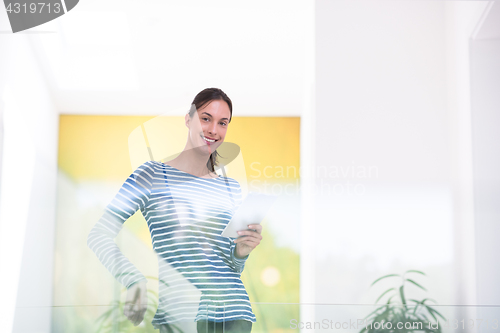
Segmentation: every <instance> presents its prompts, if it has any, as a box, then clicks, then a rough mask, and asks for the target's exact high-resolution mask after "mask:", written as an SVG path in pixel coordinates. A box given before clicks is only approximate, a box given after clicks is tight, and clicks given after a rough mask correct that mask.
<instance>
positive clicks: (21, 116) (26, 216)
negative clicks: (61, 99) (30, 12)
mask: <svg viewBox="0 0 500 333" xmlns="http://www.w3.org/2000/svg"><path fill="white" fill-rule="evenodd" d="M1 15H2V17H0V21H1V22H2V24H1V30H3V31H6V30H8V26H6V25H5V24H6V21H5V19H6V14H5V13H2V14H1ZM4 15H5V16H4ZM31 38H33V36H31ZM0 99H2V102H3V103H0V107H2V113H3V116H4V125H5V128H4V141H3V143H4V147H3V160H2V169H3V170H2V183H1V204H0V205H1V207H0V209H1V213H0V219H1V220H0V238H1V239H0V246H1V248H0V261H1V262H0V265H1V266H0V269H1V271H2V273H1V274H0V285H2V286H3V291H2V302H1V303H2V304H1V308H2V310H1V312H2V320H1V321H0V331H1V332H11V331H13V332H50V319H51V317H50V316H51V305H52V284H53V280H52V274H53V254H54V253H53V244H54V221H55V198H56V193H55V186H56V170H57V135H58V115H57V113H56V111H55V109H54V107H53V104H52V101H51V97H50V94H49V90H48V88H47V84H46V81H45V80H44V76H43V74H42V73H41V71H40V66H39V63H38V62H37V59H36V58H35V57H34V55H33V51H32V48H31V43H30V35H29V34H21V33H20V34H15V35H14V34H0Z"/></svg>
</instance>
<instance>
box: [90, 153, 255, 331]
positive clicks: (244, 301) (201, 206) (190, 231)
mask: <svg viewBox="0 0 500 333" xmlns="http://www.w3.org/2000/svg"><path fill="white" fill-rule="evenodd" d="M241 202H242V192H241V187H240V185H239V183H238V182H237V181H236V180H234V179H232V178H229V177H218V178H200V177H196V176H194V175H191V174H189V173H186V172H183V171H181V170H178V169H176V168H174V167H171V166H169V165H166V164H163V163H161V162H155V161H149V162H146V163H144V164H142V165H141V166H140V167H138V168H137V169H136V170H135V171H134V172H133V173H132V174H131V175H130V176H129V177H128V178H127V180H126V181H125V183H124V184H123V185H122V187H121V188H120V190H119V192H118V193H117V195H116V196H115V197H114V198H113V200H112V201H111V203H110V204H109V205H108V206H107V207H106V209H105V212H104V214H103V215H102V217H101V218H100V219H99V221H98V222H97V223H96V225H95V226H94V227H93V229H92V230H91V232H90V234H89V236H88V240H87V244H88V246H89V247H90V249H92V251H94V253H95V254H96V255H97V257H98V258H99V260H100V261H101V263H102V264H103V265H104V266H105V267H106V268H107V269H108V270H109V271H110V272H111V274H112V275H113V276H114V277H115V278H116V279H117V280H118V281H119V282H120V283H121V284H123V285H124V286H125V287H127V288H130V286H132V285H133V284H134V283H136V282H138V281H141V280H144V279H145V277H144V275H142V274H141V272H139V271H138V270H137V268H136V267H135V266H134V265H133V264H132V263H131V262H130V261H129V260H128V259H127V258H126V257H125V256H124V255H123V254H122V252H121V251H120V249H119V248H118V246H117V245H116V243H115V242H114V240H113V239H114V238H115V237H116V236H117V234H118V233H119V231H120V230H121V228H122V226H123V223H124V222H125V221H126V220H127V219H128V218H129V217H130V216H132V215H133V214H134V213H135V212H136V211H137V210H139V209H140V210H141V213H142V215H143V216H144V218H145V219H146V222H147V225H148V228H149V231H150V233H151V240H152V243H153V249H154V250H155V251H156V253H157V255H158V267H159V274H158V278H159V295H158V297H159V302H158V310H157V311H156V314H155V316H154V318H153V321H152V324H153V326H155V327H156V328H158V326H159V325H161V324H167V323H173V322H176V321H183V320H196V321H197V320H201V319H207V320H210V321H216V322H222V321H230V320H238V319H242V320H248V321H251V322H256V318H255V315H254V313H253V311H252V307H251V304H250V300H249V297H248V294H247V292H246V290H245V287H244V285H243V283H242V281H241V279H240V275H241V272H242V271H243V268H244V265H245V261H246V259H247V258H248V256H246V257H245V258H242V259H239V258H236V257H235V248H236V244H235V243H234V239H233V238H228V237H223V236H221V233H222V231H223V230H224V228H225V227H226V225H227V223H228V222H229V221H230V220H231V217H232V216H233V214H234V212H235V211H236V209H237V208H238V207H239V205H240V204H241Z"/></svg>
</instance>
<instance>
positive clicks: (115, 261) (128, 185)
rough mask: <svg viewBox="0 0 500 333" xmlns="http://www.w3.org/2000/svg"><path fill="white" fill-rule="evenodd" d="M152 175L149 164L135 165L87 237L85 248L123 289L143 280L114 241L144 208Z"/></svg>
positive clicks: (149, 191) (149, 192)
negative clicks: (89, 250)
mask: <svg viewBox="0 0 500 333" xmlns="http://www.w3.org/2000/svg"><path fill="white" fill-rule="evenodd" d="M153 174H154V169H153V166H152V165H151V162H146V163H144V164H142V165H141V166H139V167H138V168H137V169H136V170H135V171H134V172H133V173H132V174H131V175H130V176H129V177H128V178H127V180H126V181H125V182H124V183H123V185H122V186H121V188H120V190H119V191H118V193H117V194H116V195H115V197H114V198H113V200H112V201H111V202H110V203H109V204H108V205H107V206H106V208H105V210H104V213H103V215H102V216H101V218H100V219H99V220H98V221H97V223H96V224H95V225H94V227H93V228H92V230H91V231H90V233H89V235H88V237H87V246H88V247H89V248H90V249H91V250H92V251H93V252H94V253H95V254H96V256H97V258H98V259H99V260H100V262H101V263H102V264H103V266H104V267H106V269H107V270H108V271H109V272H110V273H111V274H112V275H113V276H114V277H115V278H116V280H117V281H118V282H120V283H121V284H122V285H123V286H125V287H126V288H127V289H128V288H130V287H131V286H132V285H133V284H134V283H136V282H139V281H141V280H145V279H146V278H145V277H144V275H143V274H142V273H141V272H140V271H139V270H138V269H137V268H136V267H135V266H134V264H132V263H131V262H130V261H129V260H128V259H127V257H126V256H125V255H123V253H122V252H121V251H120V249H119V248H118V246H117V245H116V243H115V241H114V238H116V236H117V235H118V233H119V232H120V230H121V229H122V227H123V223H124V222H125V221H126V220H127V219H128V218H129V217H130V216H132V215H133V214H134V213H135V212H136V211H137V210H138V209H142V208H144V207H145V206H146V205H147V202H148V198H149V196H150V194H151V188H152V182H153V177H152V176H153Z"/></svg>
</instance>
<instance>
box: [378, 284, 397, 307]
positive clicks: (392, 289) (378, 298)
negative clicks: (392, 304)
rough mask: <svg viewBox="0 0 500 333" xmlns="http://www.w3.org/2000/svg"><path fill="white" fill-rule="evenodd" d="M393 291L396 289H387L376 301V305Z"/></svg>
mask: <svg viewBox="0 0 500 333" xmlns="http://www.w3.org/2000/svg"><path fill="white" fill-rule="evenodd" d="M391 290H395V288H391V289H387V290H386V291H384V293H383V294H382V295H380V296H379V297H378V298H377V300H376V301H375V304H377V302H378V301H380V299H381V298H382V297H384V295H385V294H387V293H388V292H389V291H391Z"/></svg>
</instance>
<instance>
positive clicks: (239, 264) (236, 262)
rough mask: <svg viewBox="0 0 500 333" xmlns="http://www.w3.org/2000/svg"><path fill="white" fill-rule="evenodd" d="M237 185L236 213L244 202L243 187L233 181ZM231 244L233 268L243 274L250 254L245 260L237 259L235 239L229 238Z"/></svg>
mask: <svg viewBox="0 0 500 333" xmlns="http://www.w3.org/2000/svg"><path fill="white" fill-rule="evenodd" d="M233 181H234V182H235V183H236V184H237V188H236V189H233V190H232V191H234V192H232V194H233V195H234V196H233V198H234V199H235V200H234V212H236V210H237V209H238V208H239V207H240V205H241V203H242V202H243V197H242V191H241V186H240V184H239V183H238V182H237V181H236V180H233ZM229 239H230V242H231V245H230V246H231V268H232V269H233V270H234V271H235V272H237V273H241V272H243V269H244V268H245V262H246V261H247V259H248V256H249V254H248V255H247V256H246V257H244V258H237V257H236V254H235V251H236V243H235V242H234V239H233V238H229Z"/></svg>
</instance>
